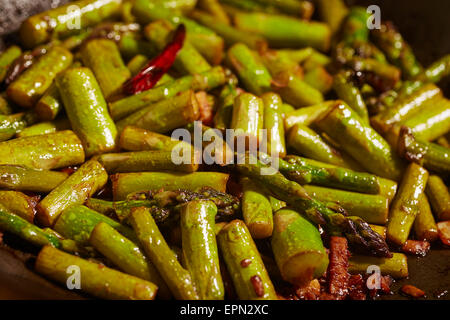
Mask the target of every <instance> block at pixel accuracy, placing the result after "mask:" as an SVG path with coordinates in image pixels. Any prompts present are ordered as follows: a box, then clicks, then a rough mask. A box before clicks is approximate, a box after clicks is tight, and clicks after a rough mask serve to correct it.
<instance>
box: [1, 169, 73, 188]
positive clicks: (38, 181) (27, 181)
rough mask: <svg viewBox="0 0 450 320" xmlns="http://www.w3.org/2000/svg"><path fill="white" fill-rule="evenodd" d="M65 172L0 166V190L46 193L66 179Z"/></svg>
mask: <svg viewBox="0 0 450 320" xmlns="http://www.w3.org/2000/svg"><path fill="white" fill-rule="evenodd" d="M68 176H69V174H67V173H65V172H58V171H49V170H35V169H29V168H25V167H21V166H14V165H0V188H2V189H14V190H17V191H32V192H43V193H48V192H50V191H52V190H53V189H55V188H56V187H57V186H58V185H60V184H61V183H62V182H63V181H64V180H66V179H67V177H68Z"/></svg>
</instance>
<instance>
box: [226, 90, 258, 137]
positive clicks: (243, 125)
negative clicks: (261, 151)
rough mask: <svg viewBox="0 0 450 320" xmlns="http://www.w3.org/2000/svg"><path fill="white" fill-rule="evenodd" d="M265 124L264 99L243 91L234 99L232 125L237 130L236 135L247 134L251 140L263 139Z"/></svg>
mask: <svg viewBox="0 0 450 320" xmlns="http://www.w3.org/2000/svg"><path fill="white" fill-rule="evenodd" d="M263 126H264V103H263V100H262V99H261V98H259V97H256V96H254V95H253V94H250V93H242V94H240V95H239V96H237V97H236V98H235V99H234V105H233V115H232V118H231V125H230V127H231V128H232V129H234V130H235V135H236V137H239V136H246V137H248V139H249V140H256V141H262V136H261V130H262V129H263Z"/></svg>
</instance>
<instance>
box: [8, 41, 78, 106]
mask: <svg viewBox="0 0 450 320" xmlns="http://www.w3.org/2000/svg"><path fill="white" fill-rule="evenodd" d="M72 58H73V57H72V54H71V53H70V51H68V50H66V49H65V48H63V47H59V46H54V47H52V48H50V49H49V50H48V52H47V53H46V54H44V55H43V56H42V57H40V58H39V59H38V61H37V62H36V63H33V65H32V66H31V67H30V68H29V69H27V70H26V71H25V72H24V73H22V74H21V75H20V76H19V78H17V79H16V80H15V81H14V82H13V83H11V84H10V85H9V87H8V89H7V91H6V93H7V94H8V97H9V98H10V99H11V100H12V101H14V102H15V103H17V104H18V105H20V106H22V107H26V108H31V107H33V106H34V104H35V103H36V102H37V101H38V100H39V98H40V97H41V96H42V95H43V94H44V92H45V91H46V90H47V89H48V88H49V87H50V85H51V84H52V82H53V79H54V78H55V77H56V75H57V73H59V72H61V71H63V70H65V69H67V68H68V67H69V66H70V65H71V64H72Z"/></svg>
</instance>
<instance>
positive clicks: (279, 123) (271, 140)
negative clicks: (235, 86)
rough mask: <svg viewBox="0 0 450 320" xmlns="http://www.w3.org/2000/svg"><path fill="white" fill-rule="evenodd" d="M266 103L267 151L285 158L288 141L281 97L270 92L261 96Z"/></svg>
mask: <svg viewBox="0 0 450 320" xmlns="http://www.w3.org/2000/svg"><path fill="white" fill-rule="evenodd" d="M261 99H262V101H263V103H264V126H263V127H264V129H266V130H267V131H268V134H267V152H268V153H269V154H271V155H275V156H277V157H281V158H284V157H285V156H286V143H285V138H284V121H283V116H282V110H281V109H282V103H283V102H282V101H281V97H280V96H279V95H277V94H275V93H272V92H268V93H265V94H263V95H262V96H261Z"/></svg>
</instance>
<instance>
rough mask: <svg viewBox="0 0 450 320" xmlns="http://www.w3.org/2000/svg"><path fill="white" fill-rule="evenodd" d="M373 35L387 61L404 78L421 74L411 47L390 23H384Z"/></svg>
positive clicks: (420, 67)
mask: <svg viewBox="0 0 450 320" xmlns="http://www.w3.org/2000/svg"><path fill="white" fill-rule="evenodd" d="M373 35H374V38H375V41H376V43H377V44H378V45H379V46H380V47H381V49H382V50H383V51H384V53H385V54H386V55H387V57H388V58H389V60H390V61H392V62H393V63H394V64H395V65H397V66H398V67H400V68H401V69H402V72H403V75H404V77H405V78H407V79H410V78H413V77H415V76H417V75H418V74H420V73H421V72H422V66H421V65H420V64H419V62H418V61H417V59H416V57H415V55H414V53H413V52H412V50H411V47H410V46H409V45H408V43H406V41H405V40H404V39H403V37H402V35H401V34H400V33H399V32H398V31H397V30H396V28H395V27H394V25H393V24H392V23H384V24H383V25H382V26H381V29H376V30H374V32H373Z"/></svg>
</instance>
